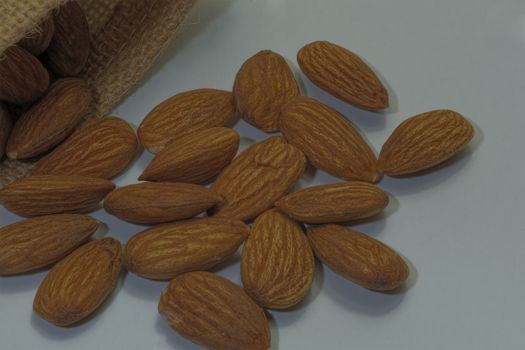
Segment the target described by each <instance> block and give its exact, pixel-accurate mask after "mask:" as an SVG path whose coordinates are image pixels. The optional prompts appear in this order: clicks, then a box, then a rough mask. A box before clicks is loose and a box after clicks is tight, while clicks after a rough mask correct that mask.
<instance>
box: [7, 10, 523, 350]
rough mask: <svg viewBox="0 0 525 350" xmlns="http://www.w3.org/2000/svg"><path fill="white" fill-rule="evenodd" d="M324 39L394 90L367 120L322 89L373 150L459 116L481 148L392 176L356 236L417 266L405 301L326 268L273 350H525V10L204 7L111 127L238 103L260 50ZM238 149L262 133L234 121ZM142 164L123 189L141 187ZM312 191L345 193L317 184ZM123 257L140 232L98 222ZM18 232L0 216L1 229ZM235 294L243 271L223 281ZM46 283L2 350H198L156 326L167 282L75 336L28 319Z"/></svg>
mask: <svg viewBox="0 0 525 350" xmlns="http://www.w3.org/2000/svg"><path fill="white" fill-rule="evenodd" d="M318 39H326V40H330V41H333V42H335V43H338V44H340V45H342V46H345V47H347V48H349V49H351V50H353V51H354V52H356V53H358V54H359V55H361V56H362V57H363V58H364V59H365V60H366V61H367V62H369V63H370V64H371V65H372V66H373V67H374V69H376V71H377V72H378V73H379V74H380V76H381V77H382V79H383V81H384V82H385V84H386V85H387V86H388V89H389V92H390V96H391V104H392V108H391V109H390V110H388V111H387V112H386V113H381V114H374V113H369V112H364V111H361V110H358V109H355V108H352V107H350V106H349V105H347V104H345V103H342V102H340V101H338V100H336V99H335V98H332V97H330V96H329V95H327V94H326V93H324V92H322V91H320V90H319V89H318V88H316V87H315V86H313V85H312V84H311V83H310V82H309V81H308V80H307V79H306V78H304V76H303V75H302V74H300V73H299V72H298V76H299V78H300V79H301V81H302V83H301V84H302V87H303V89H304V91H305V92H306V93H307V94H308V95H310V96H314V97H316V98H319V99H320V100H321V101H323V102H325V103H328V104H329V105H331V106H333V107H335V108H336V109H338V110H339V111H341V112H342V113H343V114H344V115H346V116H347V117H348V118H349V119H350V120H351V121H352V122H353V123H354V124H355V125H356V126H357V127H358V128H359V129H360V130H361V131H362V132H363V133H364V135H366V138H367V139H368V140H369V142H370V143H371V145H372V146H373V147H374V149H375V150H376V151H379V149H380V148H381V145H382V143H383V142H384V141H385V140H386V138H387V137H388V135H389V134H390V132H391V131H392V130H393V129H394V128H395V127H396V125H398V124H399V123H400V122H401V121H403V120H404V119H405V118H406V117H408V116H412V115H414V114H418V113H421V112H425V111H428V110H432V109H436V108H451V109H454V110H457V111H459V112H460V113H462V114H464V115H465V116H466V117H467V118H469V119H470V120H471V121H472V123H473V124H474V125H475V126H476V131H477V135H476V138H475V139H474V141H473V142H472V144H471V145H470V147H469V148H468V149H467V150H466V151H464V152H463V153H462V154H461V155H460V156H458V157H456V159H454V161H453V162H449V163H448V164H447V165H446V166H444V167H442V168H440V169H439V170H436V171H435V172H432V173H429V174H427V175H424V176H420V177H415V178H409V179H390V178H385V179H384V180H383V181H382V182H381V184H380V185H381V186H382V187H384V188H385V189H386V190H387V191H389V192H390V193H391V195H392V200H391V204H390V206H389V207H388V210H387V211H386V213H385V215H384V216H383V217H380V218H378V219H377V220H374V221H371V222H368V223H365V224H360V225H358V229H360V230H362V231H363V232H366V233H369V234H371V235H372V236H374V237H376V238H378V239H380V240H382V241H384V242H386V243H388V244H389V245H391V246H392V247H394V248H395V249H397V250H398V251H399V252H400V253H402V254H403V255H404V256H405V257H406V258H407V260H408V261H409V262H410V264H411V266H412V276H411V280H410V281H409V283H408V286H407V291H406V292H405V293H402V294H395V295H388V294H378V293H373V292H370V291H367V290H364V289H362V288H359V287H357V286H355V285H353V284H352V283H350V282H347V281H345V280H343V279H341V278H339V277H338V276H336V275H335V274H333V273H332V272H331V271H329V270H328V269H326V268H324V269H323V268H318V269H317V276H316V280H315V285H314V288H313V290H312V292H311V294H310V296H309V298H308V300H307V301H306V302H304V303H303V304H302V305H300V307H298V308H297V309H295V310H293V311H289V312H273V311H272V312H270V313H271V316H272V320H271V327H272V337H273V340H272V349H274V350H275V349H281V350H290V349H302V350H318V349H323V350H334V349H335V350H338V349H360V350H361V349H370V350H377V349H400V350H401V349H403V350H412V349H413V350H420V349H428V350H433V349H436V350H437V349H452V350H454V349H460V350H461V349H487V350H491V349H503V350H506V349H523V348H524V347H525V302H524V300H523V299H524V296H525V271H524V263H525V260H524V258H525V249H524V248H525V232H524V227H525V213H524V209H525V206H524V204H523V203H524V200H523V196H524V194H525V185H524V181H523V179H524V177H525V161H524V157H523V149H524V147H525V139H524V138H523V133H524V130H525V115H524V113H523V101H524V100H525V68H524V65H525V2H524V1H523V0H439V1H437V0H396V1H392V0H338V1H336V0H329V1H327V0H324V1H319V0H287V1H284V0H267V1H263V0H259V1H254V0H251V1H247V0H244V1H243V0H207V1H206V0H202V1H201V2H200V3H199V4H198V6H197V7H196V8H195V9H194V10H193V11H192V13H191V15H190V17H189V18H188V20H187V22H186V24H185V25H184V26H183V27H182V29H181V30H180V32H179V33H178V35H177V38H176V39H175V41H174V42H173V44H172V45H171V46H170V47H169V48H168V49H167V50H166V52H165V54H164V55H163V56H162V57H161V58H160V60H159V61H158V63H157V64H156V66H155V67H154V68H153V69H152V71H151V73H150V74H149V75H148V76H147V78H146V79H145V81H144V83H143V84H141V86H140V87H139V88H137V89H136V90H135V91H134V92H133V93H132V94H131V96H130V97H128V98H127V99H126V100H125V101H124V102H123V103H122V105H121V106H120V107H118V108H117V110H116V111H115V114H117V115H120V116H122V117H124V118H126V119H128V120H129V121H131V122H132V123H133V124H134V125H135V126H136V125H138V124H139V123H140V121H141V120H142V118H143V117H144V115H145V114H146V113H147V112H148V111H149V110H150V109H151V108H152V107H154V106H155V105H156V104H157V103H159V102H161V101H162V100H164V99H165V98H167V97H169V96H171V95H174V94H175V93H178V92H181V91H184V90H189V89H194V88H201V87H213V88H221V89H230V88H231V86H232V83H233V79H234V76H235V73H236V71H237V69H238V67H239V66H240V65H241V63H242V62H243V61H244V60H245V59H246V58H248V57H249V56H251V55H252V54H254V53H255V52H257V51H259V50H261V49H272V50H274V51H276V52H279V53H281V54H282V55H284V56H285V57H286V58H287V59H288V60H289V62H290V64H291V65H293V66H294V69H295V70H296V71H297V68H296V61H295V55H296V52H297V50H298V49H299V48H300V47H302V46H303V45H304V44H306V43H308V42H310V41H313V40H318ZM236 129H238V130H239V131H240V132H241V133H242V135H243V136H245V139H244V142H243V144H244V145H246V144H249V141H250V139H251V140H261V139H263V138H264V137H265V136H266V135H265V134H263V133H261V132H259V131H257V130H255V129H254V128H252V127H250V126H248V125H246V124H245V123H243V122H239V123H238V124H237V125H236ZM150 159H151V155H150V154H148V153H147V152H143V153H142V154H141V155H140V157H139V158H138V160H137V161H136V162H135V163H134V164H133V166H132V167H131V168H130V170H129V171H128V172H127V173H126V175H123V176H121V177H120V178H117V179H116V182H117V183H118V185H125V184H128V183H133V182H135V181H136V178H137V176H138V175H139V173H140V172H141V170H142V169H144V167H145V166H146V164H147V163H148V161H149V160H150ZM311 175H312V174H310V177H308V176H307V177H306V179H305V180H304V181H303V184H309V183H324V182H331V181H336V179H334V178H332V177H330V176H327V175H326V174H324V173H322V172H317V173H316V174H315V176H314V177H313V178H312V176H311ZM94 215H95V216H96V217H97V218H99V219H101V220H102V221H104V222H106V223H107V225H108V227H109V232H108V233H107V234H108V235H110V236H113V237H116V238H118V239H120V240H121V241H122V242H123V243H124V242H125V241H126V240H127V239H128V238H129V237H130V236H131V235H133V234H135V233H137V232H139V231H140V230H142V229H143V228H142V227H139V226H134V225H130V224H126V223H123V222H120V221H118V220H116V219H114V218H112V217H110V216H109V215H107V214H106V213H104V212H103V211H98V212H96V213H95V214H94ZM17 219H18V218H17V217H15V216H13V215H11V214H9V213H8V212H6V211H5V210H1V209H0V223H1V224H2V225H4V224H9V223H11V222H14V221H16V220H17ZM218 272H219V273H220V274H221V275H224V276H227V277H228V278H231V279H233V280H234V281H236V282H239V281H240V278H239V265H238V264H237V263H236V262H232V263H229V264H226V266H225V267H223V268H222V269H218ZM43 276H44V274H42V273H39V274H32V275H27V276H22V277H12V278H2V279H0V344H1V345H0V348H1V349H6V350H12V349H24V350H25V349H40V350H43V349H54V350H55V349H89V350H92V349H96V348H98V349H181V350H183V349H197V348H198V347H196V346H194V345H191V344H190V343H189V342H187V341H185V340H183V339H181V338H180V337H178V336H177V335H176V334H175V333H174V332H172V331H171V330H170V329H169V327H168V326H167V323H166V322H165V321H164V319H163V318H161V317H160V316H158V314H157V310H156V308H157V302H158V297H159V294H160V292H161V290H162V289H163V288H164V286H165V283H163V282H152V281H149V280H144V279H141V278H138V277H136V276H133V275H127V276H125V278H124V279H123V283H122V284H121V286H120V287H119V289H118V291H116V293H115V294H114V296H113V297H112V298H111V299H110V300H109V302H107V303H106V304H105V306H104V307H103V312H102V313H98V314H97V315H96V317H95V318H93V319H91V320H90V321H89V322H87V323H86V324H84V325H82V326H80V327H78V328H73V329H58V328H55V327H53V326H50V325H48V324H46V323H45V322H44V321H41V320H40V319H38V318H36V317H35V316H33V315H32V313H31V304H32V300H33V296H34V293H35V290H36V288H37V286H38V284H39V282H40V281H41V279H42V278H43Z"/></svg>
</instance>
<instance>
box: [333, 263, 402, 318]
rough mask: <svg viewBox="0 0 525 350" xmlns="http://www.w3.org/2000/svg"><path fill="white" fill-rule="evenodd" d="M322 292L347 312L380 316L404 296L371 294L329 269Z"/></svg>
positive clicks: (397, 303)
mask: <svg viewBox="0 0 525 350" xmlns="http://www.w3.org/2000/svg"><path fill="white" fill-rule="evenodd" d="M325 280H326V282H325V284H324V287H323V292H324V293H326V295H328V297H330V298H332V299H333V300H334V301H335V302H336V303H337V304H338V305H340V306H341V307H342V308H344V309H346V310H347V311H348V312H356V313H360V314H365V315H370V316H381V315H384V314H387V313H388V312H390V311H392V310H393V309H395V308H396V307H397V306H399V304H401V302H402V301H403V299H404V298H405V294H385V293H378V292H373V291H370V290H368V289H365V288H363V287H360V286H358V285H357V284H355V283H352V282H351V281H349V280H346V279H344V278H343V277H341V276H338V275H336V274H335V273H334V272H332V271H330V269H328V268H327V269H326V272H325Z"/></svg>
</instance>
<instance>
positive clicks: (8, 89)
mask: <svg viewBox="0 0 525 350" xmlns="http://www.w3.org/2000/svg"><path fill="white" fill-rule="evenodd" d="M48 87H49V73H48V72H47V70H46V69H45V68H44V66H43V65H42V64H41V63H40V61H39V60H38V59H37V58H36V57H35V56H33V55H31V54H30V53H29V52H27V51H26V50H24V49H23V48H21V47H19V46H11V47H9V48H8V49H6V50H5V51H4V52H3V53H2V55H1V56H0V100H2V101H5V102H9V103H13V104H17V105H24V104H29V103H32V102H34V101H36V100H37V99H38V98H39V97H40V96H42V95H43V94H44V92H45V91H46V90H47V88H48Z"/></svg>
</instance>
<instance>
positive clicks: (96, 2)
mask: <svg viewBox="0 0 525 350" xmlns="http://www.w3.org/2000/svg"><path fill="white" fill-rule="evenodd" d="M66 1H67V0H1V1H0V55H1V53H2V52H3V51H4V50H5V49H6V48H8V47H9V46H11V45H13V44H15V43H17V42H18V41H19V40H20V39H21V38H23V37H24V36H25V35H28V33H31V31H32V30H33V29H34V28H35V27H36V26H37V25H38V24H39V23H40V21H41V20H42V19H43V18H45V17H46V16H47V15H48V14H49V12H50V11H51V10H53V9H54V8H56V7H58V6H60V5H61V4H63V3H64V2H66ZM77 1H78V2H79V3H80V5H81V6H82V8H83V9H84V11H85V12H86V15H87V18H88V22H89V25H90V30H91V36H92V37H91V54H90V56H89V59H88V63H87V65H86V68H85V70H84V71H83V72H82V76H83V77H84V78H85V79H86V80H87V82H88V84H89V85H90V87H91V89H92V92H93V103H92V105H91V111H90V113H89V114H88V116H87V118H92V117H100V116H104V115H105V114H107V113H109V112H110V111H111V110H112V109H113V108H114V107H115V106H116V105H117V104H118V103H119V102H120V101H121V100H122V98H123V97H124V96H125V95H126V94H127V93H128V92H129V91H130V89H131V88H132V87H133V85H134V84H136V83H137V82H138V81H139V80H140V79H141V77H142V76H143V75H144V73H145V72H146V71H147V70H148V68H149V67H151V65H152V64H153V61H154V60H155V58H156V57H157V56H158V55H159V53H160V52H161V50H162V48H163V47H164V46H165V45H166V44H167V42H168V40H169V39H170V38H171V37H172V35H173V34H174V33H175V31H176V29H177V27H178V26H179V25H180V24H181V22H182V21H183V19H184V17H185V15H186V14H187V13H188V11H189V10H190V9H191V7H192V6H193V5H194V3H195V1H196V0H77ZM31 167H32V165H31V164H30V163H28V162H18V161H9V160H4V161H3V162H2V163H1V164H0V188H2V187H3V186H4V185H6V184H7V183H9V182H11V181H13V180H15V179H17V178H20V177H23V176H26V175H27V174H28V172H29V170H30V169H31Z"/></svg>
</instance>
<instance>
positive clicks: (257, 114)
mask: <svg viewBox="0 0 525 350" xmlns="http://www.w3.org/2000/svg"><path fill="white" fill-rule="evenodd" d="M233 93H234V98H235V105H236V107H237V110H238V111H239V112H240V114H241V115H242V117H243V118H244V119H245V120H246V121H247V122H248V123H250V124H252V125H253V126H255V127H256V128H259V129H261V130H262V131H266V132H273V131H278V130H279V112H280V111H281V109H282V108H283V106H284V105H285V104H287V103H288V102H289V101H291V100H293V99H294V98H296V97H297V96H299V95H300V91H299V86H298V85H297V81H296V80H295V77H294V75H293V72H292V70H291V69H290V67H289V66H288V64H287V63H286V61H285V59H284V58H283V57H282V56H281V55H279V54H277V53H275V52H273V51H270V50H263V51H260V52H258V53H257V54H255V55H253V56H252V57H250V58H249V59H248V60H246V62H244V64H243V65H242V66H241V68H240V70H239V72H238V73H237V76H236V77H235V85H234V87H233Z"/></svg>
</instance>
